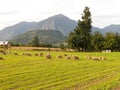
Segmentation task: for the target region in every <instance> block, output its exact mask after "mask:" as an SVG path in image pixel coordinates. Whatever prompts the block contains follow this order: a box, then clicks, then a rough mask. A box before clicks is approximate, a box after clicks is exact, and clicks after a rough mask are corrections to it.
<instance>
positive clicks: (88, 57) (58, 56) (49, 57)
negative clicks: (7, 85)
mask: <svg viewBox="0 0 120 90" xmlns="http://www.w3.org/2000/svg"><path fill="white" fill-rule="evenodd" d="M0 53H1V54H3V55H7V54H10V53H11V52H5V51H3V50H0ZM12 54H14V55H17V56H18V55H21V56H23V55H24V56H40V57H43V56H45V58H46V59H52V55H51V54H50V52H49V53H47V54H43V53H42V52H40V53H35V54H34V55H33V54H31V53H28V52H23V53H21V54H18V53H12ZM56 58H57V59H62V58H64V59H67V60H79V59H80V58H79V56H76V55H72V54H70V55H68V54H63V55H60V54H59V55H57V56H56ZM86 58H87V59H88V60H107V58H106V57H102V56H101V57H94V56H86ZM0 60H5V59H4V58H3V57H0Z"/></svg>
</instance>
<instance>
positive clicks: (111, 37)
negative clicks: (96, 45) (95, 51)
mask: <svg viewBox="0 0 120 90" xmlns="http://www.w3.org/2000/svg"><path fill="white" fill-rule="evenodd" d="M114 45H115V34H114V33H113V32H107V33H106V34H105V42H104V48H105V49H110V50H114Z"/></svg>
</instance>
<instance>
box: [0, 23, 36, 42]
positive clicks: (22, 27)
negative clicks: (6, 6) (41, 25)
mask: <svg viewBox="0 0 120 90" xmlns="http://www.w3.org/2000/svg"><path fill="white" fill-rule="evenodd" d="M35 25H36V22H20V23H18V24H15V25H13V26H9V27H6V28H5V29H3V30H1V31H0V40H10V39H12V38H14V37H15V36H17V35H20V34H22V33H24V32H27V31H29V30H32V29H34V28H35Z"/></svg>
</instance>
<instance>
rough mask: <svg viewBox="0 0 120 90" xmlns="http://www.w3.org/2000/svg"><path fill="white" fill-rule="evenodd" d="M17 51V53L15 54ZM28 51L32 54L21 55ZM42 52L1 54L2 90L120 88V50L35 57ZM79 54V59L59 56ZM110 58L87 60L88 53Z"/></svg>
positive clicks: (112, 89)
mask: <svg viewBox="0 0 120 90" xmlns="http://www.w3.org/2000/svg"><path fill="white" fill-rule="evenodd" d="M15 52H17V53H18V55H14V53H15ZM22 52H29V53H31V54H32V56H24V55H21V53H22ZM40 52H42V51H30V50H29V51H27V50H24V51H22V50H17V51H15V50H12V51H11V53H10V54H8V55H3V54H1V53H0V57H3V58H4V59H5V60H0V90H120V53H119V52H114V53H89V52H87V53H82V52H80V53H79V52H54V51H52V52H50V55H51V56H52V59H50V60H49V59H46V58H45V55H46V54H47V53H48V52H46V51H44V52H42V53H43V56H42V57H40V56H34V54H35V53H40ZM64 54H67V55H76V56H79V58H80V59H79V60H67V59H65V57H63V58H62V59H59V58H56V56H57V55H62V56H64ZM87 55H90V56H104V57H107V60H100V61H96V60H88V59H86V57H85V56H87Z"/></svg>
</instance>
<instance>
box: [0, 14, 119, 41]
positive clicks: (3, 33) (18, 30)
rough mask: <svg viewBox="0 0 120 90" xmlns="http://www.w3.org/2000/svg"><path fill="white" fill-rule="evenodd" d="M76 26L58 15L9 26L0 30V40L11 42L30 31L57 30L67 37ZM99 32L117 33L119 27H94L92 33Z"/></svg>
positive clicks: (71, 21)
mask: <svg viewBox="0 0 120 90" xmlns="http://www.w3.org/2000/svg"><path fill="white" fill-rule="evenodd" d="M76 25H77V21H74V20H72V19H70V18H68V17H67V16H64V15H63V14H58V15H55V16H52V17H49V18H47V19H45V20H42V21H40V22H20V23H18V24H15V25H13V26H9V27H6V28H4V29H3V30H0V40H11V39H13V38H14V37H15V36H18V35H20V34H23V33H25V32H27V31H31V30H58V31H61V32H62V34H63V35H64V36H67V35H68V34H69V33H70V32H71V31H73V30H74V28H75V27H76ZM94 31H100V32H101V33H103V34H105V33H106V32H114V33H115V32H119V33H120V25H110V26H107V27H105V28H103V29H100V28H97V27H94V26H93V28H92V32H94Z"/></svg>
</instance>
